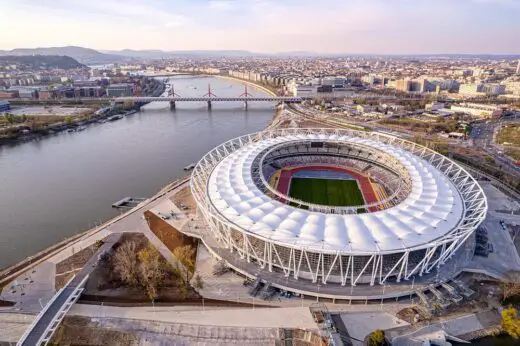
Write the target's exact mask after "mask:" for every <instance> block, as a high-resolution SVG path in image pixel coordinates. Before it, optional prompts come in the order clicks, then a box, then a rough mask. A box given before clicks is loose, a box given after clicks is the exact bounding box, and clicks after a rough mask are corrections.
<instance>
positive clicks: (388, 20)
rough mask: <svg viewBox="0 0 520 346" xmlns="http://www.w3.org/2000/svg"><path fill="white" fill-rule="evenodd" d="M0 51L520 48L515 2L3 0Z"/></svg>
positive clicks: (519, 2)
mask: <svg viewBox="0 0 520 346" xmlns="http://www.w3.org/2000/svg"><path fill="white" fill-rule="evenodd" d="M0 8H2V10H3V13H6V14H8V15H7V16H5V18H4V19H3V21H2V22H0V30H2V31H3V32H10V33H11V34H10V35H3V36H2V37H0V49H2V50H11V49H15V48H36V47H62V46H80V47H88V48H92V49H95V50H98V51H106V50H122V49H132V50H163V51H183V50H247V51H250V52H254V53H269V54H273V53H284V52H295V51H308V52H313V53H317V54H324V55H330V54H338V55H339V54H352V55H356V54H360V55H428V54H496V55H505V54H512V55H515V54H520V47H518V45H517V44H516V45H515V44H514V42H517V41H518V37H519V36H520V21H518V20H517V18H518V15H519V14H520V0H459V1H456V2H455V1H450V0H439V1H435V2H431V1H427V0H419V1H417V0H416V1H412V0H395V1H392V3H391V4H390V3H387V2H385V1H383V0H342V1H341V0H330V1H328V2H326V3H321V2H316V1H310V0H299V1H297V0H284V1H281V0H280V1H273V0H177V1H169V2H167V1H164V0H149V1H144V0H129V1H122V0H107V1H103V2H84V1H80V0H68V1H65V0H48V1H46V2H45V3H40V2H39V1H37V0H4V1H3V4H2V5H0Z"/></svg>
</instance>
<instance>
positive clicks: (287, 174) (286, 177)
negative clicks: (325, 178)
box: [277, 166, 379, 204]
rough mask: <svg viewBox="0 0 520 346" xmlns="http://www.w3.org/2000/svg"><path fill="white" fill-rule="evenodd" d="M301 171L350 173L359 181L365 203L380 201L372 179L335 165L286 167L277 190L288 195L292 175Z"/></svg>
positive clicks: (281, 174)
mask: <svg viewBox="0 0 520 346" xmlns="http://www.w3.org/2000/svg"><path fill="white" fill-rule="evenodd" d="M300 171H329V172H331V171H332V172H342V173H347V174H350V175H351V176H352V177H354V178H355V179H356V180H357V181H358V183H359V188H360V189H361V193H362V194H363V197H364V198H365V203H367V204H371V203H376V202H378V201H379V200H378V199H377V196H376V193H375V191H374V188H373V187H372V184H371V183H370V179H369V178H368V177H367V176H366V175H363V174H360V173H358V172H356V171H353V170H350V169H348V168H340V167H335V166H301V167H295V168H290V169H284V170H282V172H281V173H280V179H279V180H278V186H277V190H278V191H279V192H281V193H283V194H284V195H288V193H289V185H290V182H291V177H292V176H293V174H295V173H298V172H300Z"/></svg>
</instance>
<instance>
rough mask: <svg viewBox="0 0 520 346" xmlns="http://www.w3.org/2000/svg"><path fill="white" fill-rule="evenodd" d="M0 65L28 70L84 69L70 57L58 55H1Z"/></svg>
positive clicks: (83, 66)
mask: <svg viewBox="0 0 520 346" xmlns="http://www.w3.org/2000/svg"><path fill="white" fill-rule="evenodd" d="M0 64H14V65H22V66H24V67H26V68H29V69H33V70H35V69H55V68H56V69H65V70H68V69H75V68H85V67H87V66H86V65H83V64H81V63H79V62H78V61H77V60H75V59H73V58H71V57H70V56H60V55H3V56H0Z"/></svg>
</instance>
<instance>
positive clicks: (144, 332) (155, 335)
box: [49, 316, 327, 346]
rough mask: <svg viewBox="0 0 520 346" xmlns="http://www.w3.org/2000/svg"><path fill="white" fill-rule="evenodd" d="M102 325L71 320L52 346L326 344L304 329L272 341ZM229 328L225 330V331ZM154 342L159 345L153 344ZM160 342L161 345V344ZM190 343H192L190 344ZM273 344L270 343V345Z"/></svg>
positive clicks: (140, 324) (282, 333) (161, 326)
mask: <svg viewBox="0 0 520 346" xmlns="http://www.w3.org/2000/svg"><path fill="white" fill-rule="evenodd" d="M116 323H117V322H115V323H114V324H109V325H101V323H99V322H97V321H95V320H90V319H89V318H87V317H79V316H67V317H65V319H64V320H63V322H62V323H61V324H60V326H59V327H58V329H57V331H56V333H55V334H54V337H53V338H52V339H51V342H50V343H49V345H66V346H71V345H76V346H92V345H99V346H104V345H107V346H108V345H110V346H119V345H151V344H154V345H158V344H159V343H160V344H161V345H188V344H192V343H193V344H197V345H203V344H204V345H213V344H215V343H217V344H218V345H224V344H226V345H228V344H229V345H261V344H262V342H263V343H264V344H271V345H295V346H324V345H326V344H327V343H326V341H325V340H324V339H323V338H322V337H321V336H320V335H319V334H317V333H315V332H314V331H309V330H302V329H278V330H277V331H276V334H275V335H273V337H271V338H269V339H265V340H264V339H256V338H250V339H227V338H226V335H225V329H221V330H220V333H219V330H217V331H216V333H215V334H212V335H208V334H204V332H203V333H202V334H201V335H200V336H197V335H194V334H193V335H191V336H188V335H190V333H189V331H188V330H187V331H186V332H184V331H181V334H182V333H186V334H185V335H186V337H184V338H183V337H182V336H180V335H176V333H172V329H171V328H170V327H169V326H170V325H169V324H168V323H161V324H158V325H157V326H155V325H153V324H152V325H146V324H143V322H141V321H133V322H130V321H128V320H127V322H126V323H125V325H121V324H116ZM224 328H225V327H224ZM151 340H154V341H155V342H153V341H152V342H150V341H151ZM159 340H160V342H158V341H159ZM187 340H190V341H187ZM269 341H270V342H269ZM268 342H269V343H268Z"/></svg>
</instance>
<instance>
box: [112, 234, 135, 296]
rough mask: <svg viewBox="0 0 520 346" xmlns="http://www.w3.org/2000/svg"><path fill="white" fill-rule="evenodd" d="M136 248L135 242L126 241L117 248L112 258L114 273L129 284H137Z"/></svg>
mask: <svg viewBox="0 0 520 346" xmlns="http://www.w3.org/2000/svg"><path fill="white" fill-rule="evenodd" d="M136 248H137V245H136V243H135V242H133V241H126V242H124V243H123V244H121V246H119V247H118V248H117V250H116V252H115V254H114V259H113V267H114V273H115V274H116V275H117V276H118V277H119V279H120V280H121V281H122V282H124V283H126V284H128V285H130V286H137V284H138V283H139V280H138V276H137V275H138V274H137V269H138V267H137V252H136Z"/></svg>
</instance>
